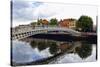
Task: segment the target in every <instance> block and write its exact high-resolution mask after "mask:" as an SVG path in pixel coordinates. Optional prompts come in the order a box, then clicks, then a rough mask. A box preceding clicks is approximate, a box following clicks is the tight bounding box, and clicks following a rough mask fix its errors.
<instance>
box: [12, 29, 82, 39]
mask: <svg viewBox="0 0 100 67" xmlns="http://www.w3.org/2000/svg"><path fill="white" fill-rule="evenodd" d="M52 31H53V32H54V31H59V32H64V33H67V34H70V35H72V36H80V35H81V34H80V32H78V31H75V30H73V29H69V28H63V27H39V28H35V29H27V30H24V29H23V30H17V31H13V30H12V40H16V39H23V38H26V37H29V36H32V35H36V34H41V33H48V32H52Z"/></svg>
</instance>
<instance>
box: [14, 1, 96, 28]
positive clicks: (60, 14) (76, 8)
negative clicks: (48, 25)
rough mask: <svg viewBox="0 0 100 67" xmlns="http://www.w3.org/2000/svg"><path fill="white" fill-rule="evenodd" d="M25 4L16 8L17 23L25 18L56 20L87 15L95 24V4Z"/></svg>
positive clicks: (30, 19)
mask: <svg viewBox="0 0 100 67" xmlns="http://www.w3.org/2000/svg"><path fill="white" fill-rule="evenodd" d="M27 4H28V6H29V7H25V8H23V9H21V10H17V12H19V15H18V18H21V20H22V21H18V23H19V24H20V22H24V21H25V20H28V21H27V23H28V22H29V21H33V20H37V19H38V18H46V19H51V18H57V19H58V20H60V19H64V18H76V19H78V18H79V17H80V16H81V15H87V16H90V17H92V19H93V22H94V24H96V15H97V8H96V6H88V5H76V4H75V5H72V4H58V3H40V4H35V3H34V1H29V2H27ZM35 5H39V6H35ZM15 9H16V8H15ZM21 13H22V14H21ZM20 15H21V16H20ZM14 26H16V25H14Z"/></svg>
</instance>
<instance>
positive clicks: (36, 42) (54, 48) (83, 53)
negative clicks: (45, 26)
mask: <svg viewBox="0 0 100 67" xmlns="http://www.w3.org/2000/svg"><path fill="white" fill-rule="evenodd" d="M24 41H25V39H24ZM26 41H27V42H29V43H30V45H31V47H32V48H33V49H34V48H38V50H39V51H43V50H45V49H46V48H49V53H50V54H52V55H56V54H58V53H61V52H67V53H68V54H70V53H74V54H78V55H79V57H81V58H82V59H85V58H87V57H88V56H90V55H91V52H92V45H90V44H88V43H87V42H80V41H77V42H59V41H54V40H47V39H28V40H26Z"/></svg>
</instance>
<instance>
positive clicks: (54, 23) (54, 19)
mask: <svg viewBox="0 0 100 67" xmlns="http://www.w3.org/2000/svg"><path fill="white" fill-rule="evenodd" d="M57 23H58V20H57V19H56V18H53V19H51V20H50V23H49V24H50V25H57Z"/></svg>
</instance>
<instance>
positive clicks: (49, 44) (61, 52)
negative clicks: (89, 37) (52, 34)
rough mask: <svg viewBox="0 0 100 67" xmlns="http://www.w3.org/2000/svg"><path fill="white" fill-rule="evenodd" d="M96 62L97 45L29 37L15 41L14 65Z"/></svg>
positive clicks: (85, 42)
mask: <svg viewBox="0 0 100 67" xmlns="http://www.w3.org/2000/svg"><path fill="white" fill-rule="evenodd" d="M85 61H86V62H87V61H96V43H91V42H89V41H88V42H87V41H55V40H47V39H35V38H33V37H28V38H24V39H21V40H19V41H13V51H12V65H15V66H17V65H32V64H34V65H37V64H54V63H70V62H85Z"/></svg>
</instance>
